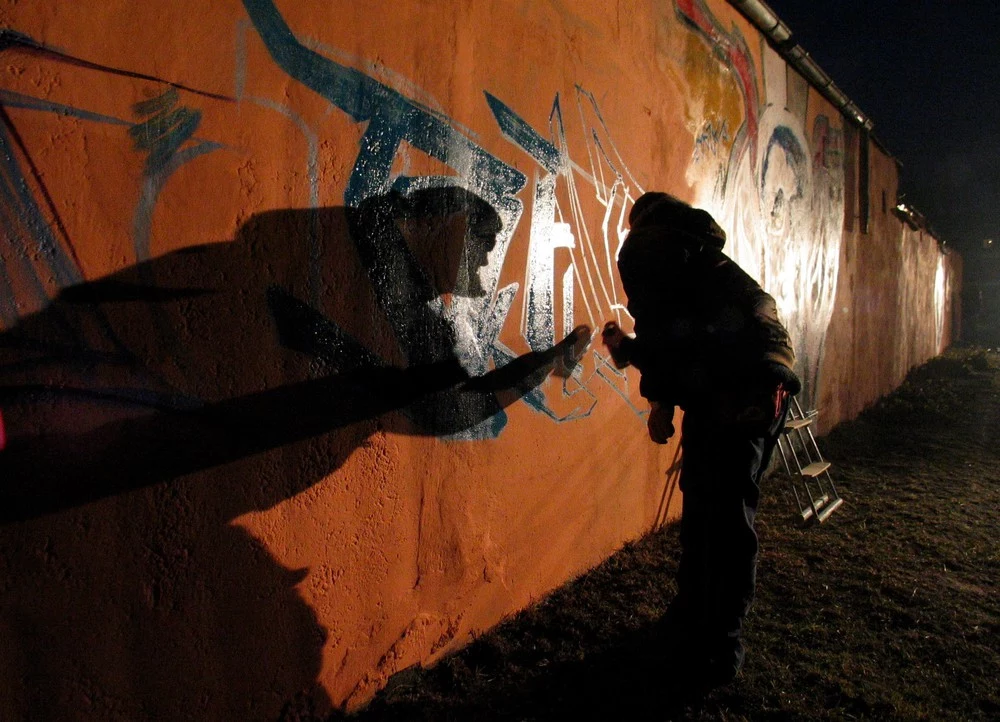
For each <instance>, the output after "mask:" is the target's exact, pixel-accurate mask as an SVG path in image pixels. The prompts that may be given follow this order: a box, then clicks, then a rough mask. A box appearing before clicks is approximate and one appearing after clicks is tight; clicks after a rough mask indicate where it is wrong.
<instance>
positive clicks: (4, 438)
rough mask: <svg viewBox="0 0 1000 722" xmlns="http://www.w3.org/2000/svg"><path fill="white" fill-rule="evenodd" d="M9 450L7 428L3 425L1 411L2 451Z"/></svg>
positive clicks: (0, 439) (0, 443) (0, 447)
mask: <svg viewBox="0 0 1000 722" xmlns="http://www.w3.org/2000/svg"><path fill="white" fill-rule="evenodd" d="M6 448H7V427H6V426H4V423H3V411H0V451H3V450H4V449H6Z"/></svg>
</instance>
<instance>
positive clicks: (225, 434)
mask: <svg viewBox="0 0 1000 722" xmlns="http://www.w3.org/2000/svg"><path fill="white" fill-rule="evenodd" d="M499 230H500V220H499V217H498V216H497V215H496V213H495V211H493V209H492V208H491V207H490V206H489V205H488V204H487V203H486V202H485V201H483V200H481V199H479V198H478V196H475V195H473V194H472V193H469V192H468V191H464V190H463V189H460V188H446V189H430V190H425V191H418V192H416V193H414V194H412V195H411V196H410V197H403V196H401V195H395V194H393V195H391V196H386V197H377V198H372V199H369V200H367V201H365V202H364V203H363V204H362V205H361V207H360V208H358V209H343V208H326V209H319V210H308V211H278V212H272V213H267V214H262V215H260V216H256V217H254V218H253V219H251V221H250V222H249V223H247V224H245V225H244V226H243V227H242V229H241V231H240V234H239V236H238V238H237V239H236V241H235V242H234V243H223V244H213V245H208V246H199V247H196V248H190V249H185V250H181V251H177V252H174V253H171V254H169V255H167V256H164V257H162V258H159V259H156V260H154V261H150V262H148V263H144V264H141V265H138V266H135V267H132V268H129V269H128V270H126V271H123V272H121V273H118V274H115V275H113V276H110V277H107V278H104V279H101V280H98V281H93V282H90V283H86V284H83V285H80V286H76V287H73V288H69V289H67V290H65V291H64V292H62V293H61V294H60V296H59V297H58V298H57V299H56V300H55V302H54V303H53V304H52V305H51V306H50V307H49V308H47V309H46V310H45V311H44V312H42V313H40V314H37V315H35V316H33V317H30V318H28V319H25V320H24V321H23V322H22V323H21V324H19V325H18V326H17V327H16V328H14V329H12V330H11V331H9V332H8V333H6V334H4V335H3V337H2V338H0V352H2V353H3V354H4V356H5V357H6V358H5V359H4V363H3V365H2V368H0V374H2V376H3V377H5V378H4V379H3V385H2V386H0V408H2V409H3V414H4V419H5V426H6V433H7V439H8V443H7V449H6V450H5V451H4V452H3V453H2V454H0V470H2V473H3V478H4V480H5V481H4V482H3V483H2V487H0V501H2V510H0V523H3V522H10V521H16V520H22V519H28V518H32V517H35V516H38V515H41V514H46V513H50V512H54V511H59V510H61V509H65V508H71V507H73V506H77V505H79V504H83V503H87V502H90V501H94V500H97V499H101V498H104V497H106V496H109V495H112V494H118V493H121V492H125V491H129V490H134V489H137V488H141V487H144V486H148V485H151V484H155V483H158V482H162V481H166V480H169V479H173V478H176V477H178V476H181V475H184V474H188V473H191V472H195V471H199V470H202V469H206V468H210V467H214V466H217V465H220V464H225V463H228V462H231V461H235V460H238V459H242V458H245V457H248V456H252V455H253V454H256V453H259V452H262V451H266V450H268V449H273V448H277V447H281V446H285V445H287V444H290V443H294V442H297V441H301V440H303V439H308V438H311V437H315V436H317V435H320V434H324V433H329V432H331V431H334V430H336V429H340V428H343V427H345V426H348V425H350V424H354V423H358V422H364V421H368V420H373V419H376V418H378V417H381V416H383V415H384V414H387V413H388V412H391V411H397V410H402V411H403V412H404V413H403V414H400V415H395V416H390V417H386V418H382V419H381V421H380V426H381V427H382V428H384V429H386V430H389V431H393V432H396V433H404V434H431V435H436V436H443V435H453V434H456V433H460V432H463V431H466V430H468V429H471V428H473V427H475V426H477V425H478V424H481V423H483V422H484V421H486V420H488V419H490V418H492V417H493V416H495V415H496V414H498V413H499V412H501V410H502V409H503V408H504V407H506V406H508V405H509V404H510V403H512V402H514V401H516V400H517V399H519V398H521V397H522V396H523V395H524V394H525V393H527V392H528V391H530V390H531V389H532V388H534V387H536V386H537V385H538V384H539V383H540V382H541V381H542V380H543V379H544V377H545V375H546V374H548V373H549V372H550V371H551V370H553V368H554V366H555V364H556V362H561V360H562V359H563V358H564V357H566V356H567V354H571V352H572V347H573V345H574V342H576V341H578V340H579V339H576V338H575V337H570V338H568V339H566V340H564V341H563V342H562V343H561V344H557V345H556V346H554V347H552V348H551V349H549V350H547V351H544V352H535V353H528V354H525V355H523V356H521V357H519V358H517V359H516V360H515V361H513V362H512V363H510V364H507V365H505V366H503V367H501V368H497V369H493V370H491V371H489V372H487V373H485V374H482V375H480V376H470V374H469V373H468V372H467V371H466V370H465V368H463V366H462V363H461V362H460V359H459V358H458V357H457V356H456V353H455V347H456V344H457V339H456V334H455V330H454V327H453V324H452V323H451V321H449V320H448V319H447V318H446V317H445V315H444V314H443V313H442V311H441V309H443V308H444V306H443V305H442V306H441V307H440V308H435V307H434V306H433V305H432V302H434V301H435V300H437V299H441V298H442V296H444V297H447V296H448V295H453V296H469V295H482V294H483V293H484V290H483V289H482V287H481V285H480V284H479V280H478V279H479V277H478V274H477V270H478V269H479V267H481V266H483V265H485V263H486V262H487V254H488V253H489V251H490V250H491V249H492V247H493V243H494V239H495V236H496V234H497V233H498V232H499ZM348 238H353V240H354V243H353V244H351V245H348V244H350V241H349V240H348ZM352 249H353V250H354V251H356V253H350V251H351V250H352ZM345 251H347V252H346V253H345ZM350 256H354V257H353V258H350ZM352 261H353V263H352ZM317 263H320V264H331V265H332V266H333V267H331V268H326V269H322V268H320V269H318V270H319V273H318V274H317V273H316V271H317V269H316V266H317ZM345 266H346V267H345ZM310 268H312V270H313V272H314V275H313V278H312V279H311V280H312V286H313V288H309V286H310V279H309V269H310ZM365 277H367V278H368V279H369V280H370V283H369V284H367V288H365V287H364V285H365V284H362V285H360V286H359V284H358V283H357V279H358V278H365ZM311 297H312V298H318V299H319V300H318V301H316V305H315V306H314V305H312V304H311V303H310V302H309V300H308V299H310V298H311ZM442 303H443V302H442ZM338 306H339V308H338ZM345 307H346V308H345ZM335 319H336V320H335ZM276 374H278V375H280V378H277V377H276ZM333 466H336V464H333ZM330 470H332V468H326V469H323V470H321V471H322V472H329V471H330ZM316 480H317V479H316V478H303V479H300V480H299V484H298V485H297V487H296V488H292V489H285V490H281V491H278V490H274V494H273V495H271V496H267V497H264V498H261V499H260V500H258V501H257V502H256V503H253V504H250V505H249V508H246V509H242V510H234V512H235V513H241V512H243V511H248V510H249V509H250V508H253V509H261V508H268V507H269V506H272V505H273V504H275V503H277V502H278V501H280V500H281V499H283V498H287V497H288V496H289V495H291V494H293V493H295V492H296V491H300V490H301V489H302V488H305V487H306V486H308V485H309V484H311V483H313V482H315V481H316Z"/></svg>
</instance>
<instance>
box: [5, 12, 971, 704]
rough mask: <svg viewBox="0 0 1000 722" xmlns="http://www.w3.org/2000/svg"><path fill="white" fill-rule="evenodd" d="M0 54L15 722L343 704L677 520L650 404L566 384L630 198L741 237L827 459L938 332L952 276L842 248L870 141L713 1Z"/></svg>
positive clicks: (862, 248) (10, 697) (900, 243)
mask: <svg viewBox="0 0 1000 722" xmlns="http://www.w3.org/2000/svg"><path fill="white" fill-rule="evenodd" d="M0 38H2V43H0V54H2V60H3V66H2V67H3V71H4V72H3V74H2V76H0V145H2V151H3V152H2V153H0V164H2V174H0V221H2V223H0V327H2V333H0V449H2V450H0V501H2V503H0V585H2V587H0V589H2V594H0V645H2V654H0V717H3V718H4V719H20V718H29V717H30V718H51V719H143V718H148V717H150V716H158V717H163V718H167V719H173V718H185V717H189V716H192V715H193V716H196V717H200V718H206V719H208V718H219V719H257V718H260V719H273V718H275V717H276V716H277V715H278V714H279V713H280V710H281V709H282V708H283V706H284V705H285V704H286V703H288V702H289V701H290V700H293V699H298V700H307V701H308V704H310V705H312V706H313V707H314V708H315V709H317V710H323V709H329V708H331V707H334V706H337V707H347V708H353V707H357V706H358V705H360V704H363V703H364V702H365V701H367V700H368V699H370V697H371V695H372V694H374V693H375V692H376V691H377V690H378V689H380V688H381V687H382V686H383V685H384V684H385V683H386V681H387V680H388V678H389V677H390V676H391V675H392V674H394V673H395V672H398V671H400V670H402V669H405V668H407V667H409V666H412V665H414V664H432V663H433V662H434V661H435V660H436V659H439V658H440V657H441V656H442V655H445V654H447V653H448V652H451V651H453V650H455V649H457V648H459V647H460V646H462V645H463V644H465V643H466V642H467V641H468V640H469V639H470V638H471V636H472V635H474V634H475V633H477V632H479V631H482V630H484V629H487V628H489V627H490V626H492V625H494V624H495V623H497V621H499V620H500V619H501V618H502V617H503V616H504V615H506V614H510V613H512V612H514V611H516V610H518V609H520V608H523V607H524V606H526V605H528V604H530V603H531V602H532V601H533V600H535V599H538V598H539V597H541V596H542V595H544V594H546V593H547V592H548V591H550V590H551V589H552V588H554V587H555V586H558V585H559V584H561V583H563V582H564V581H566V580H568V579H570V578H572V577H573V576H575V575H576V574H578V573H580V572H582V571H584V570H586V569H587V568H589V567H591V566H592V565H594V564H596V563H597V562H599V561H600V560H601V559H603V558H605V557H606V556H608V555H609V554H610V553H611V552H613V551H614V550H615V549H617V548H619V547H620V546H621V545H622V544H623V543H624V542H626V541H628V540H630V539H634V538H636V537H638V536H641V535H642V534H644V533H646V532H648V531H649V530H650V529H653V528H655V527H657V526H658V525H660V524H662V523H664V522H665V521H667V520H669V519H673V518H676V515H677V513H678V511H679V491H677V489H676V483H677V476H678V470H679V461H680V451H679V445H678V443H677V439H674V440H672V442H671V443H670V444H668V445H666V446H664V447H657V446H655V445H653V444H651V443H650V442H649V441H648V439H647V437H646V433H645V427H644V424H645V419H644V417H645V415H646V413H647V406H646V404H645V402H644V401H643V399H642V398H641V397H640V395H639V394H638V376H637V375H636V374H635V372H634V371H633V370H625V371H622V370H619V369H616V368H615V367H614V366H613V365H612V364H611V363H610V362H609V359H607V358H606V355H605V354H604V353H603V349H602V348H601V346H600V344H599V343H593V344H592V345H591V346H590V347H589V348H588V349H587V350H586V351H584V352H583V354H582V356H579V358H574V355H573V354H571V353H570V350H571V347H572V346H573V341H574V340H575V339H574V337H573V336H572V335H571V332H572V331H573V329H574V328H576V327H578V326H580V325H581V324H585V325H586V326H587V327H589V329H600V327H601V326H602V325H603V323H604V322H605V321H607V320H610V319H615V320H617V321H618V322H619V323H621V324H622V325H623V326H624V327H625V328H626V330H628V329H629V328H630V327H631V319H630V318H629V316H628V314H627V311H626V310H625V302H626V299H625V298H624V295H623V293H622V290H621V285H620V283H619V281H618V279H617V274H616V270H615V261H616V256H617V252H618V248H619V246H620V244H621V242H622V240H623V239H624V237H625V235H626V234H627V231H628V228H627V222H626V219H627V216H628V211H629V209H630V208H631V205H632V203H633V202H634V200H635V199H636V198H638V196H639V195H641V194H642V193H643V192H644V191H646V190H654V189H655V190H665V191H668V192H670V193H673V194H675V195H677V196H678V197H681V198H683V199H685V200H688V201H690V202H692V203H694V204H696V205H700V206H703V207H705V208H707V209H708V210H710V211H711V212H712V213H713V214H714V215H715V216H716V217H717V218H718V220H719V222H720V224H721V225H722V226H723V227H724V228H725V229H726V231H727V233H728V235H729V242H728V246H727V252H729V253H730V255H731V256H732V257H733V258H734V259H736V260H737V261H738V262H739V263H740V265H741V266H743V267H744V268H745V269H746V270H747V271H748V272H750V273H751V275H753V276H755V277H756V278H757V279H758V280H760V282H761V283H762V285H763V286H764V287H765V288H766V289H767V290H768V291H769V292H770V293H771V294H772V295H774V296H775V298H776V300H777V301H778V305H779V309H780V311H781V314H782V316H783V318H784V320H785V321H786V324H787V325H788V327H789V329H790V330H791V332H792V334H793V337H794V340H795V344H796V353H797V356H798V359H799V371H800V374H801V375H802V378H803V379H804V380H805V390H804V395H803V399H804V400H805V401H806V402H807V403H808V404H810V405H813V406H815V405H819V406H821V407H822V408H823V409H824V414H825V416H824V423H825V424H827V425H832V424H833V423H836V422H837V421H840V420H843V419H845V418H850V417H851V416H853V415H855V414H857V413H858V412H859V411H860V410H861V409H863V408H864V407H865V406H866V405H868V404H870V403H871V402H872V401H874V400H875V399H876V398H878V397H879V396H880V395H881V394H883V393H885V392H886V391H888V390H890V389H891V388H892V387H894V386H895V385H896V384H898V383H899V382H900V381H901V379H902V377H903V375H905V373H906V371H907V370H908V369H909V368H910V367H911V366H912V365H914V364H916V363H919V362H920V361H922V360H924V359H926V358H928V357H929V356H932V355H934V354H936V353H938V352H939V351H940V350H942V349H943V348H944V347H946V346H947V345H948V343H949V342H950V340H951V338H952V328H951V325H950V321H949V319H950V318H951V313H952V311H951V304H952V299H953V298H955V294H957V292H958V282H957V275H956V274H957V270H956V269H957V258H956V257H953V256H952V257H946V256H942V255H941V254H940V253H939V252H938V251H937V249H936V242H935V241H934V239H933V238H930V237H929V236H926V234H923V233H920V232H918V233H916V234H914V232H912V231H909V230H907V231H904V226H903V225H902V224H901V222H900V221H899V220H898V219H897V218H896V217H895V216H894V215H892V214H891V212H885V211H884V208H883V207H881V206H879V204H878V203H877V202H873V206H872V208H873V211H872V212H873V216H875V218H874V221H873V223H872V226H871V228H870V229H869V231H868V232H862V231H861V230H860V224H852V223H851V217H852V213H853V212H854V210H853V209H854V208H855V207H856V206H857V205H858V204H855V203H853V201H852V202H848V201H851V200H852V198H853V196H852V194H857V192H858V191H857V188H856V187H855V186H854V185H853V184H852V180H851V179H853V178H854V177H855V176H856V175H857V169H856V168H855V167H853V166H852V165H851V163H852V162H856V161H857V158H858V154H857V153H854V154H852V153H851V152H848V151H850V149H851V148H852V147H853V146H851V145H850V143H851V142H854V141H856V140H857V138H856V136H851V134H850V133H849V131H848V129H847V128H846V127H845V123H846V121H845V120H844V119H843V118H842V117H841V116H840V114H839V113H838V112H837V111H836V110H835V109H834V108H833V107H832V106H831V105H830V104H829V103H827V102H826V101H824V100H823V99H822V98H821V97H820V95H819V94H818V93H817V92H816V91H815V90H814V89H811V88H810V87H809V86H808V85H807V84H806V83H805V81H804V80H803V79H802V78H801V77H800V76H799V75H798V74H797V73H796V72H795V71H794V70H793V69H791V68H789V67H788V66H787V65H786V64H785V62H784V60H783V59H782V58H781V57H780V56H779V55H778V54H777V53H776V52H775V51H774V50H772V49H771V48H770V47H769V46H768V45H767V43H766V42H764V40H763V39H762V38H761V36H760V35H759V34H758V33H757V32H756V31H755V30H754V29H753V27H752V26H751V25H750V24H749V23H748V22H747V21H746V20H744V19H743V18H742V17H741V16H740V15H739V14H738V13H736V12H735V11H734V10H733V9H732V8H730V7H729V6H728V5H727V4H725V3H723V2H711V3H708V4H706V3H705V2H703V1H702V0H675V1H674V2H650V3H636V4H634V5H633V6H629V7H628V8H625V7H623V6H622V5H620V4H619V5H618V6H616V7H609V6H608V5H607V4H606V3H599V2H585V3H576V4H574V5H573V6H572V7H571V6H569V5H566V4H564V3H561V2H542V3H521V2H517V3H474V4H473V3H436V4H426V3H410V4H406V3H402V4H401V3H389V2H382V1H381V0H380V1H378V2H370V3H363V4H349V3H333V4H329V3H326V4H318V3H293V2H287V1H286V0H243V1H242V2H239V1H238V0H226V1H225V2H216V3H212V4H211V5H208V4H206V3H204V2H199V1H198V0H178V1H177V2H173V3H170V4H168V5H166V6H157V7H155V8H153V7H149V8H147V7H145V6H141V7H140V6H135V5H134V4H131V3H125V2H107V1H102V2H91V1H90V0H81V1H79V2H75V3H57V2H55V0H52V1H51V2H49V1H43V2H36V3H31V4H30V6H29V4H25V3H20V4H18V3H9V4H4V5H2V6H0ZM852 139H853V140H852ZM896 171H897V169H896V166H895V164H894V162H893V161H892V160H891V158H889V157H888V156H887V155H885V154H884V153H882V152H881V151H880V150H879V149H877V148H876V149H875V150H873V151H872V170H871V177H872V183H871V194H872V197H873V198H874V197H875V195H876V194H877V193H878V192H880V190H882V191H885V190H887V191H888V193H889V196H888V197H889V199H890V202H889V206H888V208H889V211H891V208H892V206H893V205H894V201H895V184H896V175H895V174H896ZM883 206H884V204H883ZM567 338H569V341H566V340H564V339H567ZM577 351H579V348H578V349H577ZM577 355H578V354H577Z"/></svg>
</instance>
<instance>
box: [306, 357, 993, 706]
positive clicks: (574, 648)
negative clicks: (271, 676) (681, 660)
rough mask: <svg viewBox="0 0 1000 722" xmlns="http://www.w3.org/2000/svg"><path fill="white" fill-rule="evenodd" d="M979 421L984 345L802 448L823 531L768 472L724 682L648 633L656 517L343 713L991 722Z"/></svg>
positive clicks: (988, 515) (989, 571)
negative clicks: (505, 616)
mask: <svg viewBox="0 0 1000 722" xmlns="http://www.w3.org/2000/svg"><path fill="white" fill-rule="evenodd" d="M998 424H1000V355H998V354H996V353H992V352H987V351H982V350H973V349H954V350H952V351H949V352H948V353H947V354H945V355H944V356H942V357H939V358H937V359H934V360H933V361H931V362H929V363H928V364H926V365H924V366H922V367H920V368H918V369H916V370H914V371H913V372H912V373H911V374H910V375H909V377H908V378H907V380H906V382H905V383H904V384H903V386H902V387H901V388H900V389H899V390H897V391H896V392H895V393H893V394H892V395H890V396H888V397H886V398H884V399H883V400H882V401H880V402H879V403H878V404H876V405H875V406H874V407H873V408H871V409H869V410H868V411H866V412H865V413H864V414H862V416H861V417H860V418H858V419H857V420H856V421H853V422H851V423H846V424H842V425H841V426H839V427H838V428H837V429H835V430H834V431H833V432H832V433H831V434H829V435H828V436H827V437H825V438H823V439H820V447H821V449H822V451H823V453H824V455H825V456H826V457H827V458H828V459H829V460H830V461H831V462H832V463H833V474H834V479H835V481H836V483H837V486H838V489H839V491H840V493H841V495H842V496H843V497H844V498H845V500H846V501H845V504H844V505H843V506H842V507H841V508H840V509H839V510H837V512H836V513H835V514H833V516H831V517H830V519H829V520H828V521H827V522H826V523H824V524H823V525H810V526H807V527H805V528H803V527H802V526H801V524H797V523H796V519H795V515H794V511H793V510H794V508H795V507H794V501H793V499H792V497H791V492H790V491H789V490H788V483H787V479H786V478H784V477H783V476H782V475H781V474H774V475H772V476H771V477H769V479H768V480H767V481H766V486H765V490H764V501H763V505H762V509H761V512H760V514H759V516H758V530H759V533H760V537H761V544H762V548H763V551H762V557H761V563H760V569H759V591H758V597H757V601H756V604H755V607H754V610H753V612H752V613H751V617H750V620H749V623H748V628H747V645H748V648H749V656H748V661H747V664H746V667H745V668H744V671H743V673H742V674H741V676H740V677H739V678H738V679H737V680H736V681H735V682H733V683H731V684H729V685H728V686H725V687H722V688H719V689H715V690H712V691H707V692H705V691H700V690H696V689H691V688H686V687H685V686H684V685H681V684H678V683H677V682H676V679H677V677H676V676H675V675H673V674H670V673H668V672H667V670H668V669H669V663H670V650H669V649H665V648H664V647H663V645H661V644H658V643H657V642H656V641H655V638H654V637H653V635H652V628H653V623H654V621H655V620H656V619H657V618H658V617H659V616H660V615H661V614H662V613H663V612H664V610H665V609H666V606H667V604H668V603H669V602H670V600H671V599H672V598H673V596H674V592H675V586H674V573H675V571H676V565H677V556H678V544H677V529H676V526H669V527H666V528H664V529H662V530H661V531H659V532H657V533H655V534H652V535H650V536H648V537H646V538H644V539H642V540H640V541H638V542H636V543H634V544H630V545H628V546H626V547H625V548H624V549H622V550H621V551H620V552H619V553H617V554H615V555H614V556H613V557H611V558H610V559H608V560H606V561H605V562H604V563H603V564H601V565H600V566H598V567H597V568H595V569H593V570H591V571H590V572H588V573H587V574H585V575H584V576H581V577H580V578H578V579H576V580H574V581H572V582H570V583H569V584H567V585H565V586H564V587H562V588H560V589H558V590H557V591H555V592H554V593H552V594H551V595H549V596H548V597H547V598H546V599H544V600H543V601H541V602H539V603H538V604H536V605H535V606H533V607H531V608H530V609H527V610H525V611H523V612H521V613H519V614H517V615H515V616H513V617H512V618H510V619H509V620H507V621H506V622H504V623H503V624H501V625H499V626H498V627H496V628H495V629H493V630H491V631H490V632H489V633H488V634H485V635H483V636H482V637H481V638H479V639H478V640H476V641H475V642H474V643H472V644H471V645H469V646H468V647H466V648H465V649H464V650H462V651H461V652H459V653H457V654H455V655H453V656H451V657H449V658H447V659H445V660H443V661H442V662H440V663H439V664H438V665H436V666H435V667H434V668H432V669H426V670H419V669H413V670H408V671H406V672H403V673H401V674H399V675H397V676H396V677H395V678H393V680H392V682H391V683H390V685H389V687H388V688H387V689H386V690H385V691H384V692H382V693H381V694H380V695H379V696H378V697H377V698H376V699H375V701H374V702H373V703H372V704H371V705H370V706H369V707H368V708H367V709H366V710H364V711H363V712H361V713H359V714H357V715H353V716H351V717H350V718H349V719H357V720H364V721H367V720H434V721H439V720H460V721H462V722H465V721H467V720H562V719H579V720H603V719H607V720H646V719H649V720H657V719H696V720H748V719H752V720H765V719H781V720H786V719H793V720H795V719H801V720H818V719H832V720H843V719H906V720H910V719H928V720H973V719H1000V685H998V680H1000V643H998V642H1000V597H998V587H1000V523H998V509H1000V468H998V462H1000V448H998V443H997V442H998V441H1000V438H998V436H1000V434H998ZM288 712H289V715H288V716H289V717H290V718H294V717H296V716H297V715H296V714H295V711H294V710H293V709H292V708H291V707H290V708H289V710H288ZM334 718H335V719H340V718H341V715H339V713H338V714H336V715H335V716H334Z"/></svg>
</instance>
